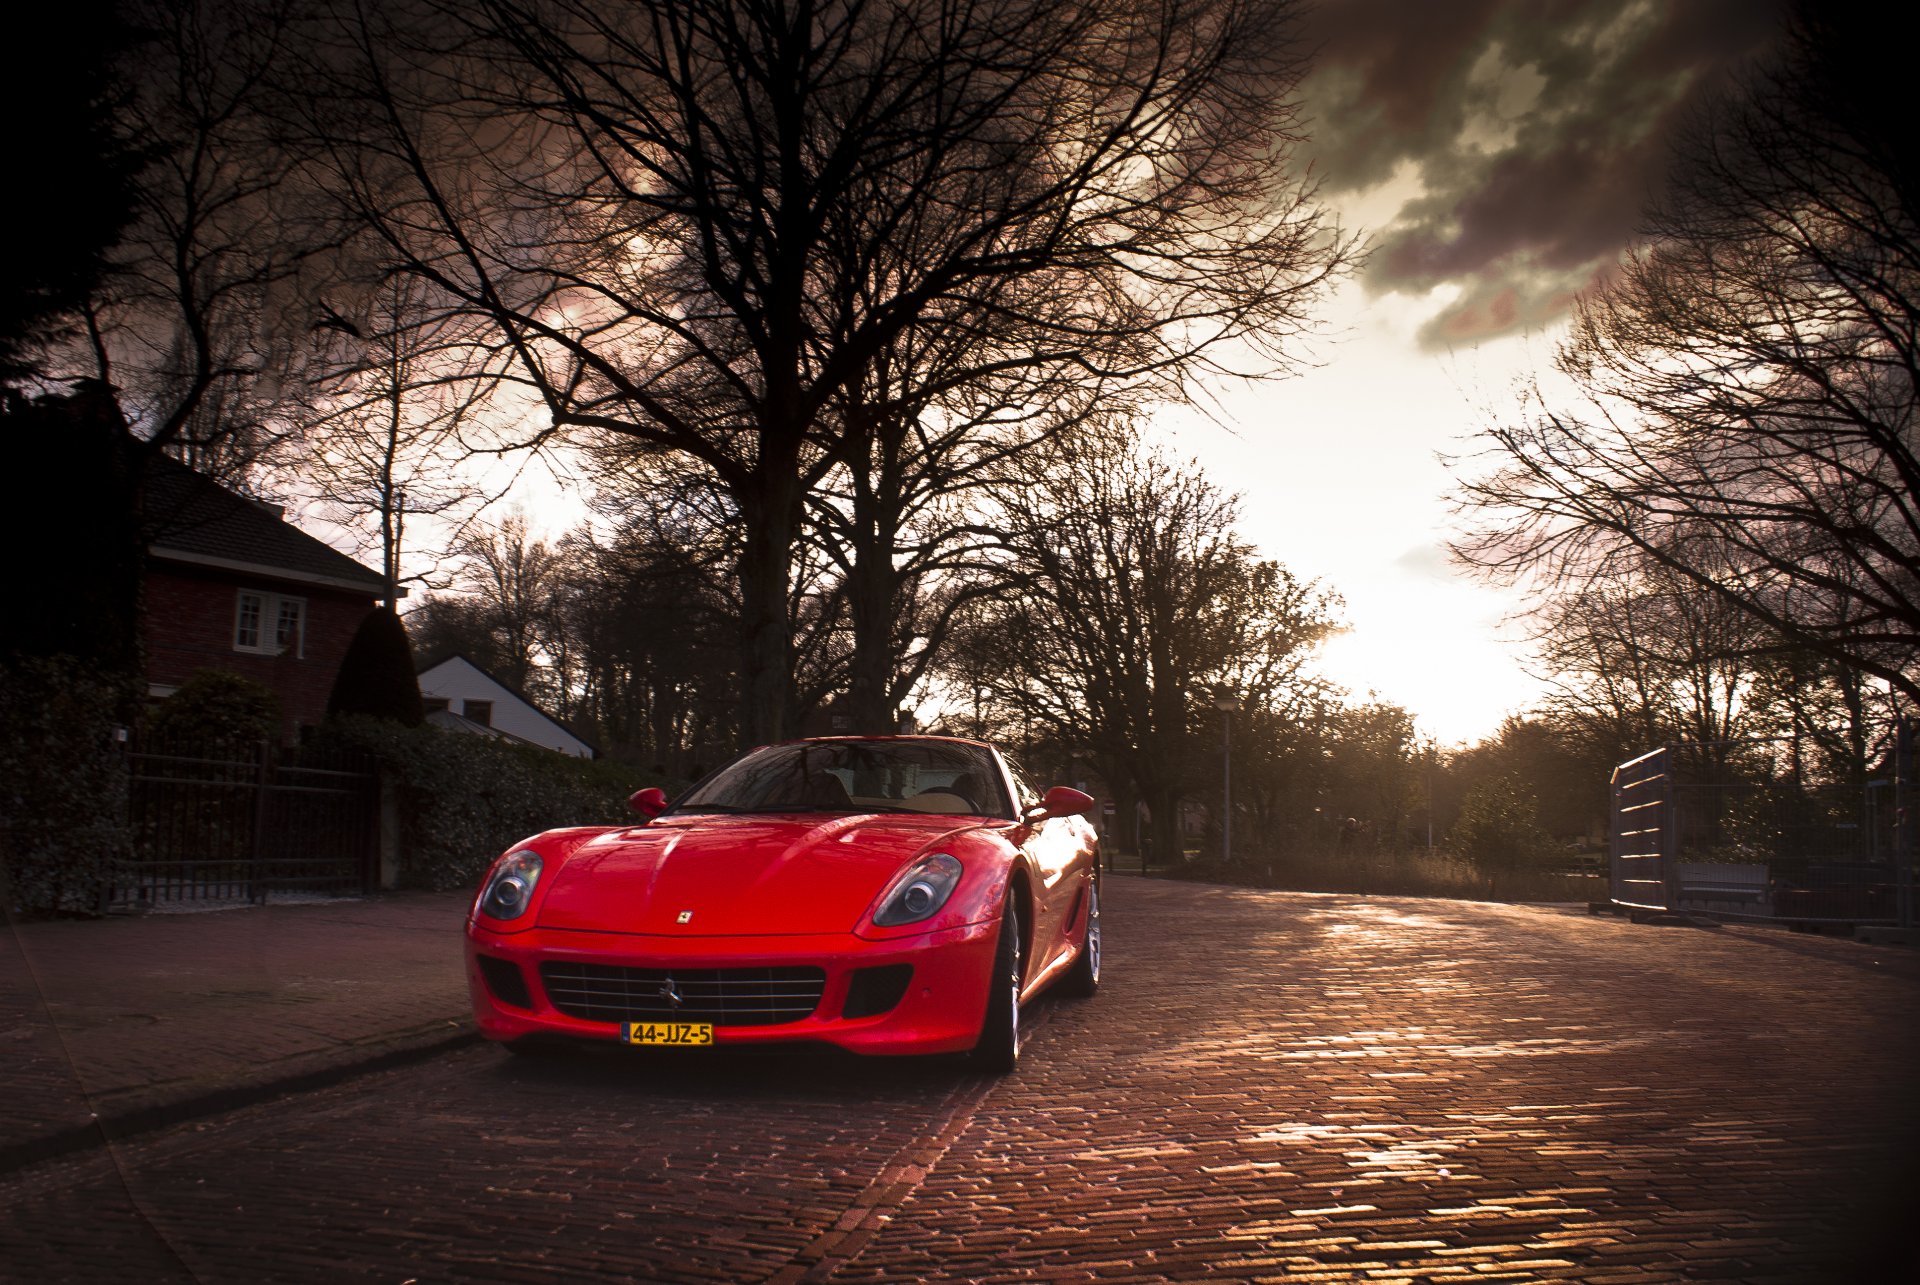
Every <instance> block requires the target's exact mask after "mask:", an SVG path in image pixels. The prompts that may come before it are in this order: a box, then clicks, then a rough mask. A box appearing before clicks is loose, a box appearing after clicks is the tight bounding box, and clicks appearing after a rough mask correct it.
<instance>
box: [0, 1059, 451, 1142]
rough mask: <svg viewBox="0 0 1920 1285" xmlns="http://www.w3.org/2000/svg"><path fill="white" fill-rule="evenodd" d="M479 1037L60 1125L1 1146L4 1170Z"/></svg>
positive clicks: (323, 1084)
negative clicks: (48, 1131) (55, 1128)
mask: <svg viewBox="0 0 1920 1285" xmlns="http://www.w3.org/2000/svg"><path fill="white" fill-rule="evenodd" d="M479 1042H480V1033H479V1032H478V1031H476V1030H472V1029H468V1030H464V1031H459V1032H457V1033H455V1034H452V1035H444V1036H441V1037H439V1038H438V1039H433V1040H428V1041H425V1042H423V1043H418V1044H403V1045H401V1046H400V1047H397V1048H395V1047H389V1048H387V1049H385V1050H383V1051H381V1052H378V1053H375V1054H373V1055H372V1056H369V1057H360V1058H350V1059H348V1060H346V1061H341V1062H336V1063H334V1064H332V1065H329V1066H321V1067H316V1068H314V1069H312V1070H307V1071H296V1072H292V1073H289V1074H287V1075H283V1076H279V1077H276V1078H273V1079H267V1080H258V1081H253V1082H250V1083H245V1084H230V1085H223V1086H221V1087H219V1088H214V1089H208V1090H205V1091H203V1092H200V1093H195V1094H192V1095H190V1096H187V1097H184V1098H179V1099H176V1100H174V1101H171V1102H154V1103H149V1104H148V1105H145V1106H138V1107H130V1108H127V1109H125V1110H122V1111H118V1112H114V1113H111V1114H108V1115H100V1116H96V1117H95V1118H94V1121H93V1123H92V1124H83V1125H76V1126H74V1127H72V1128H68V1129H59V1130H56V1131H55V1132H52V1133H45V1134H41V1135H39V1136H38V1137H33V1138H27V1139H25V1140H23V1141H20V1142H10V1143H7V1144H5V1145H4V1146H0V1174H8V1173H11V1172H13V1171H14V1170H18V1169H25V1168H27V1167H28V1166H30V1165H36V1164H41V1163H43V1162H45V1161H48V1160H54V1159H57V1158H59V1157H61V1156H67V1155H72V1154H74V1153H75V1152H79V1151H88V1150H92V1149H94V1148H99V1147H111V1146H113V1145H114V1144H115V1143H118V1142H122V1141H125V1140H126V1139H128V1138H130V1137H133V1136H135V1135H137V1134H142V1133H151V1132H153V1131H154V1130H156V1129H164V1128H167V1127H169V1126H171V1125H176V1124H183V1123H185V1122H186V1121H188V1120H194V1119H198V1118H199V1117H201V1116H208V1115H218V1114H220V1113H222V1112H226V1111H233V1110H236V1109H238V1108H240V1107H247V1106H254V1105H257V1104H259V1103H261V1102H267V1101H270V1100H272V1099H274V1098H279V1097H286V1096H288V1095H290V1094H294V1093H309V1092H312V1091H313V1090H315V1089H325V1088H331V1087H332V1086H334V1085H336V1084H343V1083H345V1082H346V1081H348V1080H353V1079H358V1078H359V1077H361V1076H363V1075H371V1074H373V1073H375V1072H378V1071H388V1070H393V1069H395V1068H398V1067H403V1066H411V1065H412V1064H414V1063H416V1062H425V1061H428V1060H429V1059H432V1058H435V1057H439V1056H440V1055H441V1054H443V1053H451V1052H453V1051H455V1050H456V1049H462V1048H466V1047H467V1046H469V1045H472V1044H478V1043H479Z"/></svg>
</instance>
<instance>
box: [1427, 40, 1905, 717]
mask: <svg viewBox="0 0 1920 1285" xmlns="http://www.w3.org/2000/svg"><path fill="white" fill-rule="evenodd" d="M1859 21H1860V20H1859V19H1857V18H1855V17H1850V16H1847V15H1844V14H1839V13H1833V12H1828V11H1822V12H1820V13H1818V14H1816V13H1815V12H1814V11H1813V10H1812V9H1811V7H1807V8H1804V9H1802V10H1801V11H1800V12H1799V13H1798V15H1797V17H1796V19H1795V25H1794V27H1793V31H1792V35H1793V39H1792V41H1791V42H1790V46H1789V53H1788V55H1787V56H1786V58H1785V59H1784V61H1783V62H1782V63H1781V64H1780V65H1779V66H1778V67H1776V68H1774V69H1773V70H1771V71H1769V72H1768V73H1766V74H1765V75H1762V76H1759V77H1757V78H1756V79H1755V81H1754V82H1753V84H1752V85H1751V86H1750V88H1749V92H1748V94H1747V96H1746V98H1745V100H1744V101H1742V102H1739V103H1736V104H1733V105H1731V106H1728V107H1726V108H1724V109H1723V110H1722V111H1721V112H1720V113H1719V114H1718V115H1716V116H1714V117H1712V118H1709V119H1708V120H1706V121H1704V122H1703V123H1702V125H1701V128H1700V130H1699V132H1698V134H1697V136H1696V137H1695V138H1694V140H1693V141H1692V143H1691V145H1690V146H1689V148H1688V149H1687V150H1686V151H1685V153H1684V154H1683V155H1682V156H1681V158H1680V161H1679V166H1678V168H1677V170H1676V174H1677V178H1676V182H1675V187H1674V190H1673V192H1672V193H1671V194H1670V195H1669V197H1668V198H1667V199H1666V200H1665V202H1664V203H1663V204H1662V205H1661V206H1660V207H1659V208H1658V209H1657V210H1656V211H1655V212H1654V214H1653V216H1652V219H1651V222H1650V226H1649V239H1648V242H1647V244H1646V246H1645V247H1644V248H1642V249H1640V250H1638V251H1637V252H1635V253H1634V254H1633V255H1631V256H1630V257H1629V258H1628V259H1627V261H1626V262H1625V264H1624V265H1623V266H1622V268H1621V270H1620V272H1619V274H1618V276H1617V278H1616V279H1615V280H1614V281H1613V283H1612V284H1610V285H1609V286H1607V287H1606V288H1604V289H1602V290H1600V291H1599V292H1597V293H1596V294H1595V295H1593V296H1592V297H1590V298H1587V299H1585V300H1583V301H1582V303H1581V305H1580V307H1579V310H1578V315H1577V320H1576V326H1575V329H1574V332H1573V335H1572V338H1571V339H1570V340H1569V341H1568V343H1567V345H1566V346H1565V348H1564V350H1563V351H1562V354H1561V358H1560V364H1561V366H1562V368H1563V369H1564V370H1565V371H1566V372H1567V373H1568V374H1570V375H1571V376H1572V377H1573V378H1574V379H1575V380H1576V381H1577V382H1578V383H1579V385H1580V386H1581V387H1582V388H1583V389H1584V390H1585V391H1586V392H1587V393H1588V394H1589V396H1590V397H1591V402H1590V404H1589V406H1588V407H1587V408H1586V410H1585V411H1584V412H1582V413H1575V412H1572V411H1569V410H1564V409H1561V408H1556V407H1549V406H1546V405H1544V404H1543V403H1542V402H1541V401H1540V400H1539V399H1538V398H1537V397H1536V399H1535V400H1534V402H1533V405H1532V407H1531V413H1528V414H1523V415H1522V416H1521V417H1520V418H1519V420H1518V421H1517V422H1513V423H1508V424H1504V425H1500V426H1496V427H1495V428H1493V429H1491V430H1489V431H1488V433H1487V435H1486V440H1487V444H1488V448H1489V451H1490V454H1491V456H1492V459H1493V460H1494V463H1495V467H1494V469H1493V470H1492V471H1491V472H1490V473H1488V474H1486V475H1484V476H1482V477H1480V478H1478V479H1475V480H1471V481H1469V482H1467V483H1466V484H1465V488H1464V494H1465V503H1466V506H1467V508H1468V509H1469V510H1470V511H1473V512H1477V513H1479V514H1480V515H1482V516H1483V517H1484V518H1485V519H1486V520H1487V525H1486V527H1485V528H1484V529H1483V530H1482V532H1481V533H1480V534H1479V535H1478V536H1475V537H1473V538H1470V539H1467V540H1465V541H1463V542H1462V543H1461V545H1460V546H1459V549H1458V552H1459V553H1460V554H1461V555H1462V556H1463V557H1464V558H1465V559H1466V560H1467V561H1468V562H1470V563H1471V564H1473V565H1476V566H1479V567H1481V568H1483V569H1485V570H1486V571H1488V572H1490V573H1491V574H1494V575H1497V576H1504V577H1521V576H1527V575H1534V576H1537V577H1540V581H1539V582H1540V583H1542V584H1544V585H1546V586H1549V587H1553V586H1559V587H1566V586H1581V585H1585V584H1588V583H1594V582H1604V581H1607V580H1609V579H1612V580H1619V579H1622V578H1626V579H1631V578H1632V577H1633V576H1635V575H1637V574H1640V573H1641V572H1642V571H1644V569H1645V568H1648V567H1657V568H1662V569H1664V570H1663V573H1662V574H1665V575H1668V576H1671V577H1673V578H1676V579H1677V580H1678V581H1679V582H1682V583H1685V584H1689V585H1691V586H1694V587H1696V588H1697V589H1699V590H1701V591H1702V592H1705V593H1709V594H1713V595H1717V596H1718V597H1719V598H1720V599H1721V600H1722V601H1724V602H1726V603H1728V604H1730V605H1732V606H1733V607H1735V608H1737V609H1738V610H1739V611H1741V612H1743V613H1746V614H1747V615H1748V616H1750V617H1751V618H1753V619H1754V620H1755V621H1757V622H1759V623H1760V624H1761V625H1763V626H1764V627H1765V629H1766V631H1767V632H1768V634H1769V635H1770V636H1771V637H1770V645H1780V644H1781V643H1782V642H1784V644H1786V645H1789V646H1792V647H1798V648H1803V649H1811V650H1813V651H1816V652H1818V653H1820V654H1823V655H1825V656H1828V657H1831V658H1833V659H1835V660H1837V661H1839V662H1841V663H1843V664H1844V665H1846V666H1849V667H1852V668H1856V669H1859V670H1862V671H1864V672H1866V673H1868V674H1871V675H1874V676H1875V677H1877V678H1879V679H1880V680H1882V681H1884V682H1886V683H1888V684H1890V685H1891V686H1892V687H1894V688H1895V689H1897V690H1899V691H1900V692H1902V693H1903V694H1904V695H1905V696H1906V697H1907V698H1908V699H1920V666H1917V665H1916V659H1917V657H1920V654H1917V653H1916V647H1917V646H1920V456H1917V455H1916V449H1915V448H1916V436H1917V434H1920V424H1916V420H1915V411H1916V396H1920V382H1917V381H1916V375H1917V374H1920V366H1917V365H1916V363H1920V181H1916V179H1917V176H1920V163H1916V157H1917V156H1920V151H1917V150H1916V147H1915V144H1914V141H1913V136H1912V131H1910V130H1908V129H1906V128H1905V126H1904V124H1902V123H1901V109H1900V108H1899V106H1898V102H1897V98H1898V95H1899V94H1900V93H1901V92H1902V91H1901V90H1900V89H1899V86H1901V85H1903V84H1904V81H1905V71H1904V68H1903V67H1900V66H1899V65H1897V63H1896V62H1894V61H1892V60H1893V59H1894V57H1895V55H1893V54H1891V53H1889V52H1887V42H1886V41H1885V40H1884V34H1883V33H1881V32H1879V31H1877V30H1868V29H1866V28H1864V27H1861V26H1859V25H1858V23H1859Z"/></svg>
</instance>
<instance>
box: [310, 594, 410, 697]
mask: <svg viewBox="0 0 1920 1285" xmlns="http://www.w3.org/2000/svg"><path fill="white" fill-rule="evenodd" d="M351 714H365V715H367V716H369V717H372V718H386V719H392V720H393V721H394V722H396V723H404V724H405V725H406V726H408V727H418V726H420V724H421V723H422V722H423V721H425V719H426V716H427V715H426V709H425V707H424V706H423V705H422V704H421V703H420V680H419V678H418V677H417V676H415V674H414V671H413V644H412V643H410V642H409V641H407V627H406V626H405V625H403V624H401V623H400V617H399V616H398V615H397V614H395V613H394V611H393V609H392V608H390V607H375V608H374V609H373V610H372V611H369V612H368V613H367V615H366V619H364V620H362V621H361V622H360V627H359V628H358V629H356V630H354V631H353V641H352V642H350V643H348V644H347V654H346V655H345V656H343V657H341V658H340V672H339V674H338V675H336V676H335V678H334V680H333V691H332V693H331V694H330V695H328V697H327V717H328V718H338V717H341V716H344V715H351Z"/></svg>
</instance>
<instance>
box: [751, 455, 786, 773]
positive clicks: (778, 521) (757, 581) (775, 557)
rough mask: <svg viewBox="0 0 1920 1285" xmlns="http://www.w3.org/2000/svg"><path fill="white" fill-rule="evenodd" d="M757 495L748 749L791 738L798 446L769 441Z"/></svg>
mask: <svg viewBox="0 0 1920 1285" xmlns="http://www.w3.org/2000/svg"><path fill="white" fill-rule="evenodd" d="M762 448H763V454H762V456H761V462H760V467H759V469H758V470H756V476H755V478H754V481H755V483H756V484H757V485H756V486H755V488H754V493H753V494H751V495H744V494H743V495H741V497H740V500H741V504H740V518H741V523H742V525H743V526H744V527H745V531H746V547H745V549H744V550H742V552H741V555H740V627H741V651H740V661H741V666H740V671H741V680H742V681H741V693H740V738H741V748H742V749H745V748H747V747H749V746H753V745H771V744H773V743H774V742H776V741H783V740H785V739H787V737H788V736H789V735H790V734H791V730H790V728H789V727H788V722H787V701H788V697H789V695H790V693H791V690H792V686H793V625H792V621H791V620H790V619H789V617H788V614H787V606H788V589H789V581H790V580H791V579H792V574H793V542H794V539H795V538H796V535H797V533H798V530H799V523H798V520H797V508H798V504H799V498H800V483H799V478H798V477H797V476H796V470H797V465H798V457H799V451H798V449H797V446H795V447H790V448H788V449H786V450H785V451H777V448H775V447H774V446H773V444H772V443H769V442H767V441H766V439H765V438H764V437H763V438H762Z"/></svg>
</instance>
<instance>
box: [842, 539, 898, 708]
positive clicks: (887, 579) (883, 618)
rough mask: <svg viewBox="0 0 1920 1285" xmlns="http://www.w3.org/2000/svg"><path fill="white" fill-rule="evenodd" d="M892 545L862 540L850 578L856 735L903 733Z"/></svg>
mask: <svg viewBox="0 0 1920 1285" xmlns="http://www.w3.org/2000/svg"><path fill="white" fill-rule="evenodd" d="M891 551H892V541H891V540H885V539H878V540H870V541H869V540H863V541H861V544H860V547H859V548H858V550H857V553H856V556H855V559H854V567H853V574H852V575H851V576H850V577H849V578H848V585H847V591H848V592H847V608H848V611H849V613H850V614H851V615H852V617H853V655H852V657H851V658H850V660H849V663H848V671H847V672H848V684H847V713H848V714H849V715H850V716H851V718H852V724H853V730H854V731H855V732H860V733H866V734H873V735H887V734H889V733H892V732H894V731H896V730H897V729H898V724H899V715H898V712H897V711H896V710H895V709H894V707H893V700H892V690H891V689H892V687H893V661H894V655H893V616H894V592H895V591H894V583H893V581H894V576H893V558H892V556H891Z"/></svg>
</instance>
